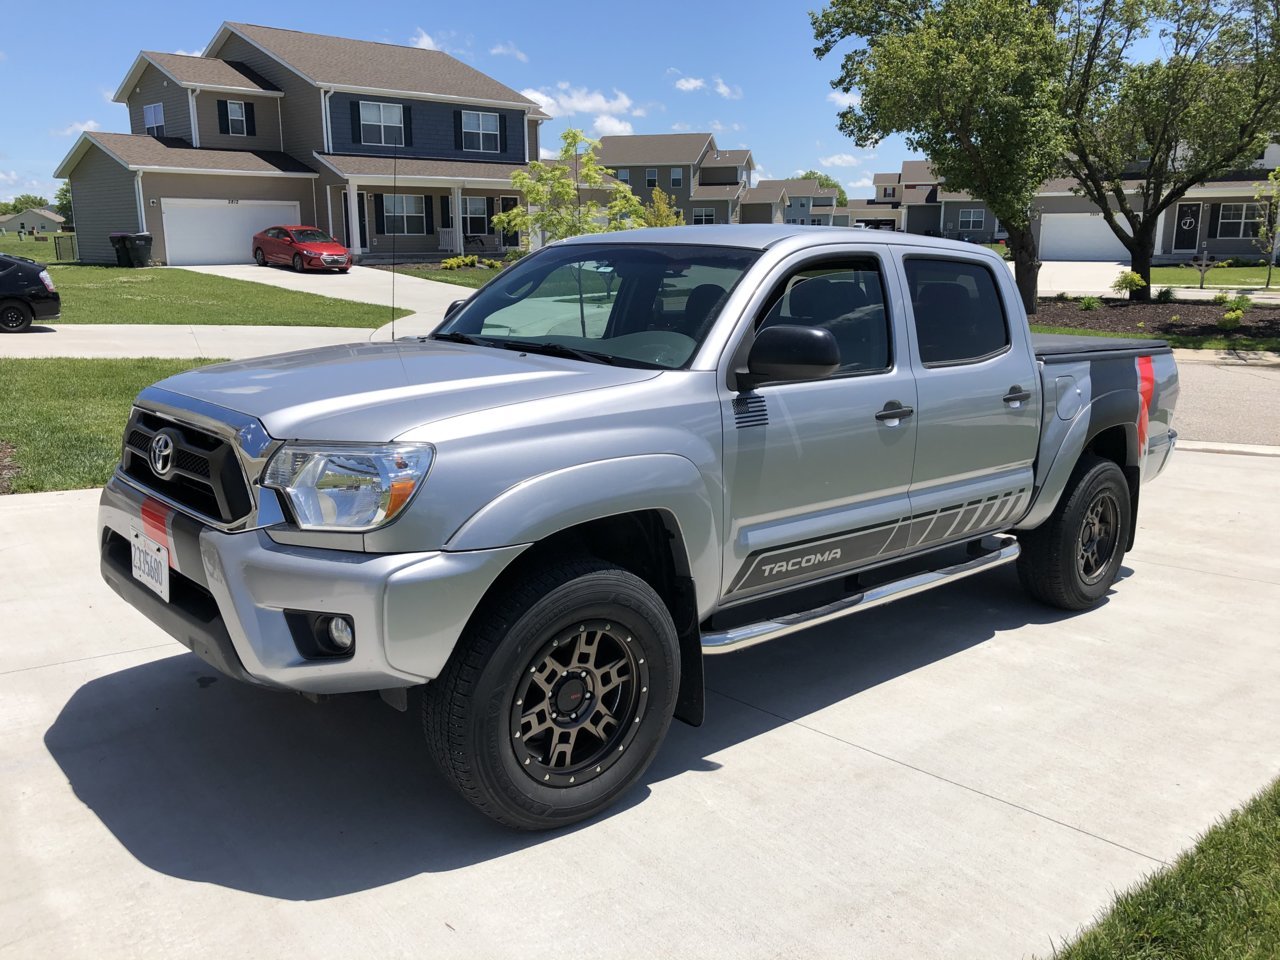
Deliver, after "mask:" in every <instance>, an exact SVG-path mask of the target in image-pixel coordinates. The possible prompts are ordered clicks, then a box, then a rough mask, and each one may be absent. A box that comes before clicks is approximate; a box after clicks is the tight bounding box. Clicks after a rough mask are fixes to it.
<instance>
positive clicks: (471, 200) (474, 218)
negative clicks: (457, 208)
mask: <svg viewBox="0 0 1280 960" xmlns="http://www.w3.org/2000/svg"><path fill="white" fill-rule="evenodd" d="M462 232H463V233H464V234H466V235H467V236H469V237H474V236H480V235H482V234H486V233H488V232H489V204H488V202H487V201H486V200H485V198H484V197H463V198H462Z"/></svg>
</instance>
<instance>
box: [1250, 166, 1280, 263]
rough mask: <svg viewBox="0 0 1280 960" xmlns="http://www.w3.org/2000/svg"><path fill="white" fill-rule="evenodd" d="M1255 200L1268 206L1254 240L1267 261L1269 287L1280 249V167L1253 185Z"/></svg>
mask: <svg viewBox="0 0 1280 960" xmlns="http://www.w3.org/2000/svg"><path fill="white" fill-rule="evenodd" d="M1253 199H1254V200H1256V201H1258V203H1262V204H1265V205H1266V209H1265V210H1264V212H1263V215H1262V223H1260V224H1259V225H1258V236H1257V237H1255V238H1254V241H1253V243H1254V246H1256V247H1257V248H1258V250H1259V251H1260V252H1261V253H1262V255H1263V256H1264V257H1266V259H1267V286H1268V287H1270V286H1271V271H1272V270H1273V269H1274V268H1275V265H1276V251H1277V249H1280V235H1277V231H1276V220H1277V216H1278V215H1280V167H1277V168H1276V169H1274V170H1272V171H1271V172H1270V173H1269V174H1267V179H1266V180H1264V181H1262V182H1261V183H1255V184H1254V185H1253Z"/></svg>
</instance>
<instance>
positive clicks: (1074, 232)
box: [1040, 213, 1129, 260]
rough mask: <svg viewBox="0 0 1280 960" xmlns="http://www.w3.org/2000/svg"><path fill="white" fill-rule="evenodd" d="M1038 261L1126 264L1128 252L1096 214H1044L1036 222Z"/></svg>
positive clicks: (1105, 222)
mask: <svg viewBox="0 0 1280 960" xmlns="http://www.w3.org/2000/svg"><path fill="white" fill-rule="evenodd" d="M1121 225H1122V226H1124V224H1123V222H1122V223H1121ZM1040 259H1041V260H1128V259H1129V251H1128V250H1126V249H1125V248H1124V244H1123V243H1121V242H1120V240H1119V238H1118V237H1117V236H1116V235H1115V234H1114V233H1112V232H1111V228H1110V227H1109V226H1107V221H1106V220H1104V219H1103V218H1102V214H1100V213H1046V214H1044V215H1043V217H1042V218H1041V221H1040Z"/></svg>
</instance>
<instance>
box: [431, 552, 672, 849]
mask: <svg viewBox="0 0 1280 960" xmlns="http://www.w3.org/2000/svg"><path fill="white" fill-rule="evenodd" d="M679 685H680V659H679V642H678V640H677V637H676V629H675V626H674V624H673V623H672V620H671V616H670V614H669V613H668V612H667V609H666V607H665V606H664V605H663V603H662V600H661V598H660V597H658V595H657V594H656V593H655V592H654V591H653V589H652V588H651V587H650V586H649V585H648V584H647V583H645V582H644V581H643V580H641V579H640V578H639V577H636V576H635V575H633V574H631V573H629V572H627V571H625V570H621V569H619V568H617V567H613V566H610V565H609V564H607V563H604V562H602V561H597V560H587V559H584V560H573V561H566V562H562V563H559V564H557V565H554V566H552V567H550V568H549V569H547V570H545V571H543V572H541V573H538V574H534V575H531V576H529V577H527V578H525V579H524V580H523V581H521V582H518V583H516V584H515V585H513V586H512V587H511V588H510V589H509V590H507V591H506V592H505V593H504V594H502V595H501V596H499V597H497V598H496V599H494V600H492V601H489V600H487V601H486V604H485V608H484V609H483V610H482V612H481V613H480V614H479V615H478V616H477V618H476V620H475V621H474V622H473V623H472V624H471V625H470V626H469V627H468V629H467V632H466V634H465V635H464V636H463V638H462V639H461V640H460V641H459V642H458V646H457V648H456V649H455V650H454V653H453V656H452V657H451V658H450V660H449V663H448V665H447V666H446V667H445V669H444V672H443V673H442V674H441V675H440V677H439V678H438V679H436V680H434V681H433V682H431V683H429V684H428V685H427V687H426V689H425V691H424V694H423V726H424V730H425V734H426V739H427V744H428V747H429V749H430V751H431V753H432V754H433V756H434V758H435V760H436V762H437V764H438V765H439V766H440V768H441V770H442V771H443V772H444V774H445V776H446V777H447V778H448V779H449V780H450V781H451V782H452V783H453V785H454V787H455V788H456V789H457V790H458V791H459V792H460V793H461V794H462V795H463V796H464V797H466V798H467V799H468V800H469V801H471V803H473V804H474V805H475V806H476V807H478V808H479V809H480V810H481V811H482V812H483V813H485V814H486V815H488V816H490V817H492V818H493V819H494V820H497V821H499V822H500V823H504V824H506V825H508V826H512V827H517V828H520V829H524V830H539V829H546V828H550V827H558V826H563V825H565V824H570V823H574V822H576V821H579V820H583V819H585V818H587V817H590V816H592V815H593V814H595V813H597V812H599V811H600V810H602V809H604V808H605V807H607V806H608V805H609V804H611V803H612V802H613V801H614V800H615V799H617V797H618V796H619V795H620V794H622V793H623V792H624V791H625V790H626V789H627V788H628V787H630V786H631V785H632V784H633V783H635V781H636V780H637V779H638V778H639V777H640V776H641V774H643V773H644V771H645V769H646V768H647V767H648V766H649V763H650V761H651V760H652V759H653V757H654V755H655V754H656V753H657V751H658V747H659V745H660V744H661V743H662V739H663V737H664V736H665V735H666V732H667V728H668V727H669V726H670V723H671V716H672V713H673V711H674V709H675V699H676V691H677V690H678V688H679Z"/></svg>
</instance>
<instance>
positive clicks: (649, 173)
mask: <svg viewBox="0 0 1280 960" xmlns="http://www.w3.org/2000/svg"><path fill="white" fill-rule="evenodd" d="M644 185H645V186H646V187H656V186H657V185H658V168H657V167H648V168H646V169H645V171H644Z"/></svg>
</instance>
